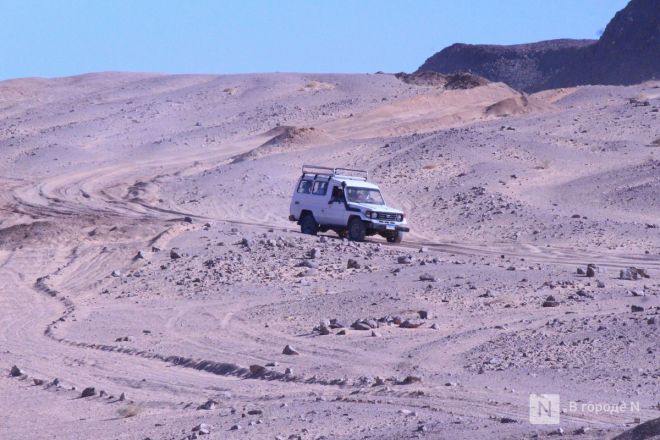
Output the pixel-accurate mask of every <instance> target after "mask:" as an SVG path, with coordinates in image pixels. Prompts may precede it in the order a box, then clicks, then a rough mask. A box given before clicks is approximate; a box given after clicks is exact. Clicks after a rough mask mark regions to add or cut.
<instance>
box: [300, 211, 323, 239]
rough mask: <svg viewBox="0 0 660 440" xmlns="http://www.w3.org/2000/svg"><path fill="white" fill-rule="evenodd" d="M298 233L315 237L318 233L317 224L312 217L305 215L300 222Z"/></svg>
mask: <svg viewBox="0 0 660 440" xmlns="http://www.w3.org/2000/svg"><path fill="white" fill-rule="evenodd" d="M300 232H302V233H303V234H307V235H316V234H317V233H318V232H319V224H318V223H316V220H315V219H314V216H313V215H311V214H307V215H305V216H304V217H303V218H302V220H300Z"/></svg>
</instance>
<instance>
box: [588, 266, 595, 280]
mask: <svg viewBox="0 0 660 440" xmlns="http://www.w3.org/2000/svg"><path fill="white" fill-rule="evenodd" d="M595 276H596V268H595V267H594V266H592V265H591V264H590V265H589V266H588V267H587V277H588V278H593V277H595Z"/></svg>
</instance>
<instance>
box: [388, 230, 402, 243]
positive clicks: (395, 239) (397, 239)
mask: <svg viewBox="0 0 660 440" xmlns="http://www.w3.org/2000/svg"><path fill="white" fill-rule="evenodd" d="M401 240H403V232H401V231H396V232H395V233H394V234H393V235H388V236H387V242H388V243H401Z"/></svg>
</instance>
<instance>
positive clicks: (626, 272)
mask: <svg viewBox="0 0 660 440" xmlns="http://www.w3.org/2000/svg"><path fill="white" fill-rule="evenodd" d="M638 278H650V275H649V274H648V272H646V269H641V268H638V267H632V266H631V267H628V268H626V269H621V271H619V279H621V280H629V281H630V280H636V279H638Z"/></svg>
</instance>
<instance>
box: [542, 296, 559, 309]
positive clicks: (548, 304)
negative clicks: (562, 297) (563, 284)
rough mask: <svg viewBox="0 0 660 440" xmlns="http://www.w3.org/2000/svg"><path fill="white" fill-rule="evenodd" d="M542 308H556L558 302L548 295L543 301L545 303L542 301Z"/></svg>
mask: <svg viewBox="0 0 660 440" xmlns="http://www.w3.org/2000/svg"><path fill="white" fill-rule="evenodd" d="M542 306H543V307H558V306H559V301H557V300H556V299H555V297H554V296H552V295H550V296H548V297H547V298H546V299H545V301H543V304H542Z"/></svg>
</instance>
